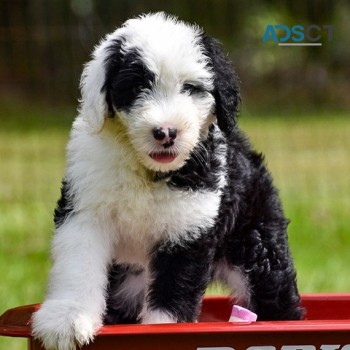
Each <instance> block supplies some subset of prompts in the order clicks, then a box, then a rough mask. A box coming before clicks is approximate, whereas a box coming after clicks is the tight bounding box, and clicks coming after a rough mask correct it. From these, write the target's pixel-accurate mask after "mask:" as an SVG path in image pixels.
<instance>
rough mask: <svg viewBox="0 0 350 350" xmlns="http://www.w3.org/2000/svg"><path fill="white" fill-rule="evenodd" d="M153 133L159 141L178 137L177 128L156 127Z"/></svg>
mask: <svg viewBox="0 0 350 350" xmlns="http://www.w3.org/2000/svg"><path fill="white" fill-rule="evenodd" d="M152 133H153V136H154V138H155V139H156V140H157V141H169V140H175V139H176V137H177V129H175V128H167V129H163V128H154V129H153V130H152Z"/></svg>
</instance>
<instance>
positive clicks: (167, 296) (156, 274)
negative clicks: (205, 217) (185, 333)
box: [141, 241, 212, 323]
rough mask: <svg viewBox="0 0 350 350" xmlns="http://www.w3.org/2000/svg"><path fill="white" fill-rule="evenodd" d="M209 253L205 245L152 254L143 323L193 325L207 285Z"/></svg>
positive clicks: (170, 248)
mask: <svg viewBox="0 0 350 350" xmlns="http://www.w3.org/2000/svg"><path fill="white" fill-rule="evenodd" d="M211 261H212V252H211V250H210V248H209V245H208V244H203V242H198V241H197V242H190V243H186V242H185V243H184V244H183V245H180V244H179V245H169V246H168V247H167V245H166V244H164V245H163V246H161V247H159V248H158V249H157V251H155V253H154V254H153V259H152V261H151V263H150V267H149V278H150V282H149V283H150V285H149V290H148V293H147V296H146V302H145V305H144V307H143V310H142V314H141V322H142V323H174V322H194V321H196V320H197V317H198V314H199V311H200V305H201V301H202V296H203V294H204V292H205V289H206V287H207V285H208V282H209V277H210V276H209V275H210V265H211Z"/></svg>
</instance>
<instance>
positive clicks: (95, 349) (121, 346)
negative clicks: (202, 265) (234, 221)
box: [0, 294, 350, 350]
mask: <svg viewBox="0 0 350 350" xmlns="http://www.w3.org/2000/svg"><path fill="white" fill-rule="evenodd" d="M302 304H303V305H304V306H305V308H306V310H307V313H306V316H305V320H302V321H279V322H254V323H229V322H227V320H228V319H229V316H230V313H231V307H232V305H231V301H230V299H229V298H227V297H206V298H205V299H204V302H203V307H202V313H201V317H200V321H199V322H198V323H183V324H162V325H115V326H104V327H102V329H101V330H100V332H99V334H98V335H97V337H96V339H95V341H94V343H92V344H90V345H88V346H86V347H83V348H82V349H86V350H102V349H103V350H112V349H113V350H232V349H234V350H275V349H276V350H350V294H306V295H303V296H302ZM37 308H38V305H29V306H21V307H18V308H15V309H11V310H8V311H7V312H5V313H4V314H3V315H2V316H1V317H0V335H4V336H12V337H25V338H28V349H29V350H42V349H43V348H42V347H41V346H40V344H39V343H38V342H37V341H35V340H33V339H32V338H31V330H30V318H31V315H32V313H33V312H34V311H35V310H37Z"/></svg>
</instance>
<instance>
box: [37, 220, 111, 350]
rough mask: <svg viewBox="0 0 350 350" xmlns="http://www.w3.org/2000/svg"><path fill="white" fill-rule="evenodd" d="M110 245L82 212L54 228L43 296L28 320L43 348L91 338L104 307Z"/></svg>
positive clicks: (62, 348) (59, 349) (64, 348)
mask: <svg viewBox="0 0 350 350" xmlns="http://www.w3.org/2000/svg"><path fill="white" fill-rule="evenodd" d="M110 247H111V244H110V242H109V240H108V238H107V235H105V234H104V233H103V231H102V230H100V229H99V227H97V225H96V224H93V223H92V222H90V221H88V216H87V215H83V214H75V215H73V216H72V217H71V218H69V219H67V220H66V222H65V223H63V224H62V226H60V227H59V228H58V229H57V231H56V234H55V236H54V240H53V268H52V270H51V275H50V281H49V289H48V294H47V297H46V300H45V302H44V303H43V304H42V306H41V308H40V309H39V311H38V312H36V313H35V314H34V316H33V320H32V321H33V335H34V337H36V338H38V339H40V340H41V341H42V343H43V345H44V346H45V348H47V349H56V350H72V349H75V346H76V344H78V345H83V344H87V343H89V342H90V341H91V340H92V339H93V337H94V335H95V333H96V331H97V330H98V328H99V327H100V326H101V325H102V316H103V314H104V311H105V307H106V302H105V290H106V285H107V268H108V264H109V263H110V260H111V252H110Z"/></svg>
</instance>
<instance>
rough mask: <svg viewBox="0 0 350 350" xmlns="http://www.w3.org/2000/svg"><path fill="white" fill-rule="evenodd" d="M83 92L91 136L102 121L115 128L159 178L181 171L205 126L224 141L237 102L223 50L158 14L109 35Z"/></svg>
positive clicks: (236, 90)
mask: <svg viewBox="0 0 350 350" xmlns="http://www.w3.org/2000/svg"><path fill="white" fill-rule="evenodd" d="M81 89H82V100H81V107H80V112H81V116H82V117H83V118H84V119H85V121H86V123H87V125H88V126H89V130H90V132H92V133H94V132H99V131H100V130H102V128H103V127H104V124H105V121H106V120H109V121H112V122H113V123H117V124H118V125H119V126H121V130H122V132H123V133H124V134H126V135H127V139H128V142H130V144H131V145H132V147H133V149H134V151H135V157H137V158H138V160H139V161H140V162H141V164H142V165H143V166H145V167H146V168H148V169H150V170H153V171H161V172H168V171H172V170H176V169H179V168H180V167H182V166H183V165H184V163H185V162H186V160H187V159H188V158H189V157H190V155H191V153H192V152H193V150H194V148H195V147H196V146H197V144H198V143H199V142H200V140H201V139H203V138H205V137H206V134H207V131H208V127H209V125H210V124H212V123H215V122H216V123H217V124H218V126H219V128H220V129H221V130H222V131H223V132H224V133H225V134H229V133H230V131H231V130H232V128H233V127H234V124H235V118H236V112H237V106H238V103H239V88H238V82H237V78H236V76H235V74H234V72H233V71H232V68H231V65H230V63H229V61H228V60H227V58H226V57H225V55H224V54H223V52H222V50H221V48H220V45H219V44H218V43H217V42H216V41H215V40H214V39H212V38H210V37H207V36H205V34H204V33H203V32H202V31H201V30H200V29H199V28H198V27H196V26H190V25H187V24H185V23H183V22H181V21H178V20H177V19H176V18H174V17H170V16H167V15H165V14H163V13H157V14H151V15H146V16H142V17H139V18H136V19H131V20H129V21H127V22H126V23H125V24H124V25H123V26H122V27H121V28H119V29H117V30H116V31H115V32H114V33H112V34H110V35H108V36H107V37H106V38H105V39H104V40H103V41H102V42H101V43H100V45H99V46H98V47H97V48H96V49H95V51H94V53H93V58H92V60H91V61H90V62H89V63H88V64H87V65H86V66H85V69H84V72H83V75H82V80H81ZM119 129H120V128H119Z"/></svg>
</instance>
